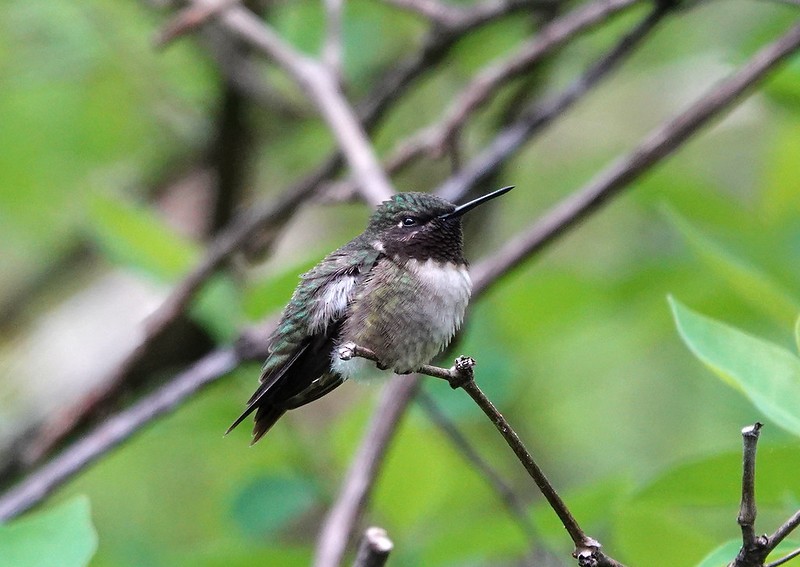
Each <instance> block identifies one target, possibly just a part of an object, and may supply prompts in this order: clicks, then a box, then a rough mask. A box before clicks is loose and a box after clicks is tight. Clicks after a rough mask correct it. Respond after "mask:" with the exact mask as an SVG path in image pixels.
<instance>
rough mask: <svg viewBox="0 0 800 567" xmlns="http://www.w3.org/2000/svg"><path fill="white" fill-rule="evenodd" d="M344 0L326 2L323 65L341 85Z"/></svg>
mask: <svg viewBox="0 0 800 567" xmlns="http://www.w3.org/2000/svg"><path fill="white" fill-rule="evenodd" d="M343 9H344V0H325V42H324V43H323V44H322V55H321V59H322V63H323V64H324V65H325V66H326V67H327V69H328V72H329V73H330V74H331V75H333V76H334V77H336V81H337V83H341V76H342V10H343Z"/></svg>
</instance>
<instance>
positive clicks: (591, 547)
mask: <svg viewBox="0 0 800 567" xmlns="http://www.w3.org/2000/svg"><path fill="white" fill-rule="evenodd" d="M339 356H340V357H341V358H342V359H343V360H348V359H350V358H353V357H360V358H365V359H367V360H371V361H373V362H376V363H380V359H379V358H378V357H377V356H376V355H375V353H374V352H372V351H371V350H369V349H366V348H363V347H361V346H359V345H356V344H353V343H346V344H344V345H342V346H341V347H340V348H339ZM474 366H475V360H473V359H472V358H469V357H465V356H461V357H458V358H457V359H456V360H455V363H454V364H453V366H452V367H451V368H449V369H448V368H440V367H438V366H432V365H423V366H422V367H421V368H419V369H418V370H417V372H418V373H420V374H424V375H426V376H432V377H434V378H441V379H443V380H447V382H448V383H449V384H450V386H451V387H452V388H454V389H456V388H461V389H463V390H464V391H465V392H466V393H467V394H468V395H469V396H470V397H471V398H472V400H473V401H474V402H475V404H476V405H477V406H478V407H479V408H480V409H481V410H482V411H483V413H484V414H486V416H487V417H488V418H489V419H490V420H491V422H492V423H493V424H494V426H495V427H496V428H497V430H498V431H499V432H500V434H501V435H502V436H503V439H504V440H505V441H506V443H507V444H508V446H509V447H510V448H511V450H512V451H514V454H515V455H516V456H517V459H518V460H519V462H520V463H521V464H522V466H523V467H525V470H526V471H527V472H528V474H529V475H530V477H531V478H532V479H533V481H534V482H535V483H536V486H538V487H539V490H540V491H541V492H542V495H543V496H544V497H545V499H546V500H547V502H548V503H549V504H550V507H551V508H552V509H553V511H554V512H555V513H556V515H557V516H558V517H559V519H560V520H561V523H562V524H563V525H564V528H565V529H566V530H567V533H568V534H569V536H570V538H571V539H572V541H573V543H574V544H575V551H574V553H573V555H574V557H576V558H577V559H578V561H579V562H580V564H581V565H584V564H593V565H597V566H608V567H621V564H620V563H617V562H616V561H615V560H613V559H611V558H610V557H608V556H606V555H605V554H604V553H603V552H602V551H600V548H601V545H600V543H599V542H598V541H597V540H595V539H594V538H591V537H589V536H587V535H586V533H585V532H584V531H583V530H582V529H581V527H580V525H579V524H578V522H577V520H576V519H575V518H574V517H573V516H572V513H571V512H570V511H569V508H567V505H566V504H565V503H564V501H563V500H562V499H561V497H560V496H559V495H558V492H556V490H555V488H554V487H553V485H552V484H550V481H549V480H547V477H546V476H545V474H544V472H543V471H542V469H541V468H540V467H539V465H537V464H536V461H535V460H534V459H533V456H531V454H530V452H528V450H527V449H526V448H525V445H524V444H523V442H522V440H521V439H520V437H519V435H518V434H517V433H516V431H514V429H513V428H512V427H511V425H510V424H509V423H508V421H507V420H506V418H505V417H503V415H502V414H501V413H500V412H499V411H498V410H497V408H496V407H495V406H494V404H492V402H491V401H490V400H489V398H487V397H486V395H485V394H484V393H483V391H482V390H481V389H480V388H479V387H478V385H477V384H476V383H475V379H474V372H473V369H474ZM587 562H591V563H587Z"/></svg>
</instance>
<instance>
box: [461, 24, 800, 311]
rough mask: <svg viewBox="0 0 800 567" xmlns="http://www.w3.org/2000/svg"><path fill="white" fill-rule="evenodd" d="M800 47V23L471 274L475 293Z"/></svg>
mask: <svg viewBox="0 0 800 567" xmlns="http://www.w3.org/2000/svg"><path fill="white" fill-rule="evenodd" d="M798 49H800V24H797V25H795V26H794V27H792V28H791V29H790V30H789V31H788V32H787V33H786V34H784V35H783V36H781V37H780V38H779V39H777V40H776V41H774V42H773V43H771V44H769V45H768V46H766V47H764V48H762V49H761V50H760V51H759V52H758V53H756V54H755V55H754V56H753V57H752V58H751V59H750V60H749V61H748V62H747V63H746V64H745V65H744V66H742V67H741V68H740V69H739V70H738V71H737V72H736V73H734V74H733V75H731V76H730V77H728V78H727V79H725V80H724V81H722V82H720V83H719V84H718V85H716V86H715V87H713V88H712V89H711V90H710V91H708V92H707V93H706V94H705V95H704V96H703V97H702V98H700V99H699V100H698V101H697V102H695V103H694V104H693V105H691V106H690V107H689V108H688V109H687V110H685V111H684V112H682V113H681V114H679V115H678V116H676V117H675V118H674V119H672V120H669V121H667V122H665V123H664V124H662V125H661V126H659V127H658V128H656V129H655V130H654V131H653V132H651V133H650V135H648V136H647V137H645V139H644V140H643V141H642V142H641V143H640V144H639V145H638V146H637V147H636V148H634V150H633V151H632V152H631V153H629V154H628V155H626V156H624V157H622V158H620V159H619V160H617V161H616V162H615V163H613V164H612V165H611V166H609V167H608V168H606V169H605V170H604V171H602V172H601V173H600V174H599V175H597V176H596V177H595V178H594V179H593V180H592V181H590V182H589V183H588V184H587V185H586V186H585V187H584V188H583V189H580V190H579V191H576V192H575V193H573V194H572V195H570V196H569V197H567V198H566V199H564V200H563V201H561V202H560V203H559V204H558V205H556V206H555V207H554V208H552V209H551V210H549V211H548V212H547V213H545V214H544V216H543V217H542V218H540V219H539V221H537V222H536V223H535V224H534V225H532V226H531V228H530V229H528V230H527V231H525V232H523V233H522V234H519V235H518V236H516V237H515V238H513V239H512V240H510V241H509V242H508V243H507V244H506V245H504V246H503V248H502V249H501V250H499V251H498V253H496V254H494V255H493V256H492V257H491V258H490V259H488V260H484V261H483V262H481V263H480V264H478V265H476V266H475V267H474V269H473V271H472V273H473V279H474V281H475V284H476V288H477V291H476V294H478V295H479V294H480V292H481V291H482V290H484V289H485V288H486V287H487V285H488V284H489V283H490V282H493V281H495V280H496V279H497V278H498V277H500V276H501V275H503V274H505V273H507V272H509V271H510V270H512V269H513V268H515V267H516V266H517V265H519V264H520V263H522V262H523V261H525V260H526V259H527V258H528V257H530V255H531V254H534V253H536V252H538V251H539V250H541V249H542V248H543V247H544V246H546V245H547V244H548V243H550V242H551V241H552V240H554V239H555V238H557V237H558V236H560V235H561V234H563V233H564V232H565V231H567V230H569V229H570V228H572V227H573V226H574V225H575V224H577V223H578V222H580V221H581V220H583V219H584V218H585V217H586V216H587V215H589V214H590V213H592V212H594V211H596V210H597V209H598V208H600V207H601V206H602V205H603V204H605V203H606V202H608V200H609V199H610V198H611V197H613V196H614V195H616V194H617V193H618V192H619V191H621V190H622V189H624V188H626V187H629V186H630V184H631V183H632V182H634V181H636V180H637V179H638V178H639V177H641V176H642V175H643V174H644V173H646V172H647V171H649V170H650V169H652V168H653V166H654V165H656V164H657V163H659V162H661V161H662V160H664V159H666V158H667V157H669V156H670V155H672V153H673V152H674V151H675V150H677V149H678V148H680V147H681V146H682V145H683V144H684V143H685V142H686V141H687V140H688V139H689V138H690V137H691V136H693V135H694V134H696V133H697V132H698V131H699V130H700V129H701V128H703V127H704V126H706V125H708V124H709V123H710V122H711V121H712V120H714V119H716V118H719V117H720V116H721V115H723V114H724V113H725V112H727V111H728V110H730V109H731V108H732V107H733V106H734V103H736V102H737V101H738V100H740V99H741V97H742V96H744V95H745V93H747V92H748V91H750V90H752V89H753V88H754V87H755V85H757V84H758V83H759V82H760V81H762V80H763V79H764V78H765V77H766V76H767V75H768V74H769V72H770V71H772V70H773V69H774V68H775V67H777V66H778V65H779V64H781V63H783V62H784V61H785V60H786V59H787V58H788V57H789V56H790V55H792V54H793V53H795V52H796V51H797V50H798Z"/></svg>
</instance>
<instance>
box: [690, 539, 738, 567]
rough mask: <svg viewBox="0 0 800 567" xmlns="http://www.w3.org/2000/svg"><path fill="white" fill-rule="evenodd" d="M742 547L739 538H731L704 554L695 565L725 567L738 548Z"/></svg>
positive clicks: (698, 566)
mask: <svg viewBox="0 0 800 567" xmlns="http://www.w3.org/2000/svg"><path fill="white" fill-rule="evenodd" d="M741 547H742V541H741V540H735V539H732V540H730V541H726V542H725V543H723V544H722V545H720V546H719V547H718V548H716V549H715V550H714V551H712V552H711V553H709V554H708V555H706V556H705V557H704V558H703V560H702V561H700V563H698V564H697V567H725V566H726V565H728V564H729V563H730V562H731V560H732V559H733V558H734V557H736V554H737V553H739V548H741Z"/></svg>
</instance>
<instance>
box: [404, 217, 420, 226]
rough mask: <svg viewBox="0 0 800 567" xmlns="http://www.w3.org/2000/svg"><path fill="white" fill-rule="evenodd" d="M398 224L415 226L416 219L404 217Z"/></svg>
mask: <svg viewBox="0 0 800 567" xmlns="http://www.w3.org/2000/svg"><path fill="white" fill-rule="evenodd" d="M400 224H401V225H402V226H416V224H417V219H415V218H414V217H406V218H404V219H403V220H402V221H400Z"/></svg>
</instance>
